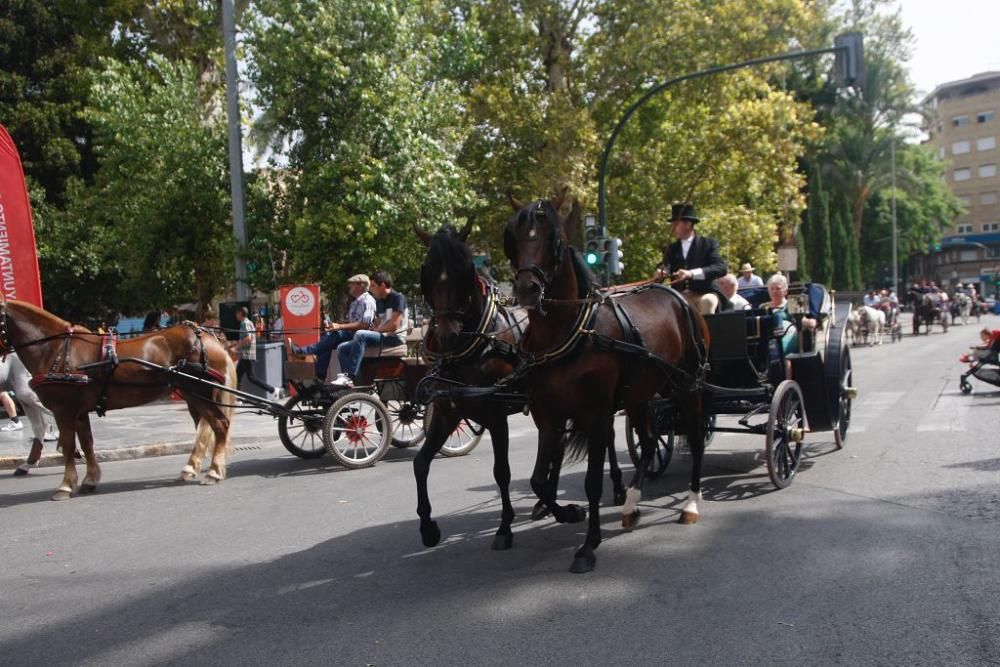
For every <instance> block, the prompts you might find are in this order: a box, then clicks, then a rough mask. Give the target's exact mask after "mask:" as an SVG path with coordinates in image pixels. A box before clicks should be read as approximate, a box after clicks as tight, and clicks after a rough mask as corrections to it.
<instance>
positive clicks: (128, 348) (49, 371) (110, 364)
mask: <svg viewBox="0 0 1000 667" xmlns="http://www.w3.org/2000/svg"><path fill="white" fill-rule="evenodd" d="M0 347H2V350H0V353H3V352H8V351H12V350H16V351H17V353H18V357H20V359H21V361H22V362H23V363H24V365H25V367H26V368H27V369H28V371H29V372H30V373H31V374H32V376H33V380H32V384H33V385H34V387H33V388H34V390H35V393H36V394H38V397H39V398H40V399H41V401H42V403H44V404H45V406H46V407H48V408H49V409H50V410H52V413H53V414H54V415H55V419H56V424H57V425H58V427H59V446H60V447H61V449H62V453H63V459H64V461H65V467H66V470H65V474H64V475H63V480H62V484H60V485H59V488H58V489H57V490H56V493H55V495H54V496H53V497H52V500H65V499H67V498H69V497H70V496H71V495H72V494H73V493H74V492H75V491H76V488H77V473H76V463H75V459H74V452H75V449H76V440H79V442H80V448H81V449H82V450H83V453H84V456H86V459H87V474H86V476H85V477H84V479H83V483H82V485H81V486H80V489H79V490H80V492H81V493H88V492H92V491H95V490H96V489H97V485H98V483H99V482H100V480H101V469H100V467H99V466H98V465H97V458H96V457H95V456H94V436H93V434H92V432H91V429H90V413H91V412H94V411H98V412H99V413H103V411H104V410H117V409H120V408H128V407H132V406H136V405H142V404H144V403H149V402H151V401H154V400H156V399H159V398H165V397H166V396H167V395H169V394H170V392H171V391H173V390H174V389H179V390H180V391H181V394H182V395H183V397H184V400H185V401H186V402H187V406H188V412H190V414H191V417H192V419H194V423H195V428H196V429H197V435H196V437H195V444H194V449H193V450H192V452H191V456H190V458H189V459H188V462H187V465H185V466H184V468H183V469H182V471H181V475H180V477H179V478H178V481H189V480H192V479H195V477H196V476H197V474H198V472H200V470H201V463H202V458H203V457H204V456H205V453H206V450H207V449H208V447H209V445H212V446H213V450H212V464H211V468H210V469H209V471H208V473H207V474H206V476H205V478H204V480H203V482H202V483H203V484H215V483H217V482H219V481H221V480H222V479H224V478H225V476H226V448H227V446H228V442H229V427H230V423H231V419H232V414H233V409H234V404H235V400H234V398H233V396H232V395H231V394H229V393H228V392H224V391H223V390H221V389H214V388H212V387H209V386H207V385H204V384H201V383H200V382H198V381H197V380H191V379H189V378H183V377H182V376H177V375H172V374H170V373H167V372H164V371H163V370H162V368H166V367H173V366H177V365H178V364H180V365H181V370H183V372H184V373H185V374H186V375H188V376H192V375H193V376H196V377H199V378H202V379H206V380H210V381H215V382H218V383H219V384H224V385H225V386H227V387H232V388H235V387H236V366H235V364H234V363H233V361H232V359H230V357H229V355H228V354H227V352H226V350H225V348H224V347H223V346H222V344H221V343H220V342H219V341H218V340H217V339H216V338H215V336H213V335H211V334H209V333H207V332H204V331H202V330H200V329H198V328H197V327H196V326H194V325H193V324H182V325H178V326H174V327H170V328H168V329H163V330H161V331H157V332H155V333H152V334H148V335H145V336H140V337H138V338H133V339H130V340H126V341H122V342H121V343H118V344H117V347H114V346H113V345H112V344H111V343H110V341H109V340H108V339H107V338H106V337H102V336H101V335H99V334H94V333H91V332H90V331H89V330H87V329H85V328H84V327H80V326H73V325H71V324H70V323H69V322H66V321H65V320H62V319H60V318H58V317H56V316H55V315H53V314H51V313H49V312H46V311H44V310H42V309H41V308H37V307H36V306H33V305H31V304H28V303H24V302H22V301H15V300H6V301H0ZM128 359H140V360H144V361H146V362H150V363H152V364H156V365H157V366H159V367H162V368H151V367H148V366H143V365H141V364H138V363H129V362H128ZM119 360H120V363H119ZM102 362H106V363H102Z"/></svg>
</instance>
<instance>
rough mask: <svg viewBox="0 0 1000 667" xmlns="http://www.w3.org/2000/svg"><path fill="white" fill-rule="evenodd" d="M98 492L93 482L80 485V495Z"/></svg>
mask: <svg viewBox="0 0 1000 667" xmlns="http://www.w3.org/2000/svg"><path fill="white" fill-rule="evenodd" d="M94 491H97V485H96V484H94V483H93V482H84V483H83V484H81V485H80V493H93V492H94Z"/></svg>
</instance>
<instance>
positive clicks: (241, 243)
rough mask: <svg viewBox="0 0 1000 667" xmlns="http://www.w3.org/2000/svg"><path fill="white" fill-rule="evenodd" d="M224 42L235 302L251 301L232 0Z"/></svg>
mask: <svg viewBox="0 0 1000 667" xmlns="http://www.w3.org/2000/svg"><path fill="white" fill-rule="evenodd" d="M222 43H223V47H224V50H225V59H226V111H227V113H228V116H229V189H230V192H231V193H232V198H233V203H232V207H233V236H235V237H236V246H237V248H236V300H237V301H249V299H250V286H249V285H248V284H247V258H246V256H245V255H244V254H243V253H245V252H246V248H247V230H246V225H245V223H244V221H243V137H242V135H241V133H240V97H239V82H238V73H237V71H236V17H235V11H234V9H233V0H222Z"/></svg>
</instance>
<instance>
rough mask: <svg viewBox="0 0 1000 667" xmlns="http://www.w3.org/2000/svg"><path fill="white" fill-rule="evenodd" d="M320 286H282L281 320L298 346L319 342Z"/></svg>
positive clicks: (288, 336) (289, 336)
mask: <svg viewBox="0 0 1000 667" xmlns="http://www.w3.org/2000/svg"><path fill="white" fill-rule="evenodd" d="M319 310H320V308H319V285H282V286H281V320H282V323H283V324H282V326H283V327H284V329H285V331H288V332H290V333H289V334H288V335H287V336H285V337H286V338H291V339H292V340H293V341H294V342H295V344H296V345H301V346H303V347H305V346H306V345H312V344H313V343H315V342H316V341H317V340H319V335H320V332H319V327H320V320H319Z"/></svg>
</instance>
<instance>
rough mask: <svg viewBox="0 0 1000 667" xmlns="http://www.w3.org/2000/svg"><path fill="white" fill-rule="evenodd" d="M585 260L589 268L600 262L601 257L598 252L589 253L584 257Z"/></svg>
mask: <svg viewBox="0 0 1000 667" xmlns="http://www.w3.org/2000/svg"><path fill="white" fill-rule="evenodd" d="M583 259H584V261H585V262H587V265H588V266H593V265H594V264H597V262H598V260H600V256H599V255H598V254H597V253H596V252H588V253H586V254H585V255H584V256H583Z"/></svg>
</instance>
